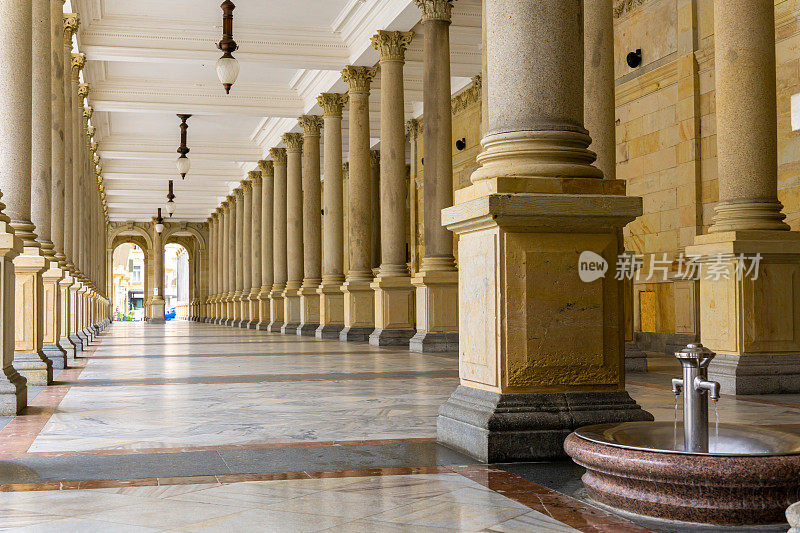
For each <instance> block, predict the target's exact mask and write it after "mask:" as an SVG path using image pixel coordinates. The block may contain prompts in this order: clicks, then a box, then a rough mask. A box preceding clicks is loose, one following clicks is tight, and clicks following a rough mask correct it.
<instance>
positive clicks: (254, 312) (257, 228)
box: [247, 170, 262, 329]
mask: <svg viewBox="0 0 800 533" xmlns="http://www.w3.org/2000/svg"><path fill="white" fill-rule="evenodd" d="M249 176H250V184H251V186H252V187H253V193H252V200H251V203H250V213H251V214H250V219H251V221H252V229H251V230H250V233H251V237H250V294H249V295H248V300H249V301H248V305H249V307H250V322H248V324H247V327H248V328H250V329H256V328H257V327H258V323H259V322H260V320H261V314H260V304H259V300H258V295H259V293H260V292H261V240H262V238H261V213H262V209H261V202H262V191H261V171H260V170H251V171H250V173H249Z"/></svg>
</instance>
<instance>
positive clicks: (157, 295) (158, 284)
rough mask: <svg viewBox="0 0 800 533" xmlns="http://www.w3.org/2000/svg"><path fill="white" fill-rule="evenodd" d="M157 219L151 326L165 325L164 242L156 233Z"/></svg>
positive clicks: (154, 234) (156, 232) (155, 232)
mask: <svg viewBox="0 0 800 533" xmlns="http://www.w3.org/2000/svg"><path fill="white" fill-rule="evenodd" d="M155 225H156V219H155V218H153V225H152V228H153V274H154V276H153V284H154V285H155V287H154V290H153V299H152V300H151V303H150V319H149V320H148V322H149V323H150V324H164V323H165V322H166V320H165V319H164V312H165V309H164V307H165V305H166V301H165V300H164V241H163V239H162V237H161V233H159V232H158V231H156V228H155Z"/></svg>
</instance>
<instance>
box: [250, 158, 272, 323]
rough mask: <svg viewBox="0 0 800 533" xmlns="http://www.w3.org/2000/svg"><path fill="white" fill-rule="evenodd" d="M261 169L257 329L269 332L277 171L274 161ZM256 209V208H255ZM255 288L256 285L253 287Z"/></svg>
mask: <svg viewBox="0 0 800 533" xmlns="http://www.w3.org/2000/svg"><path fill="white" fill-rule="evenodd" d="M258 168H259V169H261V216H260V219H261V248H260V251H261V259H260V263H259V264H260V265H261V274H260V281H259V283H260V284H261V290H260V291H259V293H258V315H259V321H258V324H257V325H256V329H259V330H261V331H268V330H269V321H270V315H269V293H270V291H271V290H272V282H273V279H274V276H273V264H272V257H273V254H272V231H273V225H272V220H273V217H272V209H273V204H272V196H273V194H274V184H273V182H274V176H275V169H274V167H273V166H272V161H266V160H263V159H262V160H261V161H259V162H258ZM253 209H255V207H254V208H253ZM253 286H254V287H255V285H253Z"/></svg>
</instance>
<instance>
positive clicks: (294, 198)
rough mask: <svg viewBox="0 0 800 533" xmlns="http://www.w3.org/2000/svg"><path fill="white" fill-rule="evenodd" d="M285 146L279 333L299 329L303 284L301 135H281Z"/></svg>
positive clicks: (292, 332) (293, 331)
mask: <svg viewBox="0 0 800 533" xmlns="http://www.w3.org/2000/svg"><path fill="white" fill-rule="evenodd" d="M283 142H284V144H286V288H285V289H284V290H283V326H281V333H291V334H292V335H294V334H295V333H297V328H298V327H300V294H299V291H300V286H301V285H302V284H303V160H302V158H303V136H302V134H300V133H284V134H283Z"/></svg>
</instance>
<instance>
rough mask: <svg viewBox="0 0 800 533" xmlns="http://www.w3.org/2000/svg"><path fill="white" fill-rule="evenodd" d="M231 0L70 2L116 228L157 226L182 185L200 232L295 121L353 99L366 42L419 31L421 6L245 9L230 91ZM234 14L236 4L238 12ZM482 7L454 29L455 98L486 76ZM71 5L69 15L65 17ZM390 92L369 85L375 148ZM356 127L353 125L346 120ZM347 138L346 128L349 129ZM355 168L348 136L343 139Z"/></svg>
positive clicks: (417, 106)
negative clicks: (180, 156) (180, 164)
mask: <svg viewBox="0 0 800 533" xmlns="http://www.w3.org/2000/svg"><path fill="white" fill-rule="evenodd" d="M220 1H221V0H168V1H164V0H137V1H136V2H132V1H131V0H72V5H73V6H74V8H73V9H74V10H75V11H77V12H78V13H80V15H81V29H80V31H79V33H78V46H79V48H80V50H81V51H82V52H84V53H86V56H87V59H88V60H89V61H88V63H87V67H86V69H85V71H84V77H85V79H86V81H88V82H89V83H90V84H91V86H92V92H91V94H90V96H89V101H90V104H91V105H92V106H93V107H94V109H95V113H94V116H93V119H92V121H93V123H94V125H95V126H96V127H97V135H96V138H97V140H98V141H99V145H100V156H101V158H102V165H103V175H104V180H105V186H106V193H107V201H108V206H109V214H110V217H111V219H112V220H119V221H127V220H137V221H144V220H149V219H150V218H152V217H153V216H154V215H155V212H156V209H157V208H158V207H163V205H164V202H165V201H166V194H167V181H168V180H170V179H173V180H175V194H176V197H177V198H176V203H177V210H176V213H175V216H174V218H176V219H178V220H188V221H202V220H205V219H206V218H207V217H208V216H209V214H210V213H211V212H212V211H213V210H214V209H215V208H216V207H217V205H218V204H219V202H220V201H221V200H222V198H223V197H224V196H225V195H226V194H227V193H228V192H229V191H230V190H231V189H232V188H233V187H235V185H236V184H237V183H238V182H239V181H240V180H241V179H243V178H244V176H245V175H246V172H247V171H248V170H252V169H253V168H255V166H256V162H257V161H258V160H259V159H262V158H264V157H265V156H266V155H267V153H268V151H269V149H270V148H271V147H273V146H279V145H280V137H281V135H282V134H283V133H284V132H286V131H290V130H291V131H300V128H299V127H297V117H299V116H300V115H302V114H305V113H320V112H321V110H320V109H319V107H318V106H317V105H316V96H317V95H318V94H319V93H322V92H343V91H344V90H345V89H346V86H345V84H344V82H342V81H341V78H340V76H339V72H340V71H341V69H342V68H343V67H344V66H345V65H347V64H356V65H372V64H374V63H376V62H377V60H378V54H377V52H376V51H375V50H373V49H372V46H371V45H370V41H369V38H370V37H371V36H372V35H373V34H375V32H376V31H377V30H379V29H389V30H403V31H406V30H409V29H415V30H420V28H419V27H416V26H417V25H418V22H419V9H418V8H417V7H416V6H415V5H414V2H413V0H293V1H287V0H239V2H236V3H237V8H236V10H235V11H234V38H235V39H236V41H237V43H238V44H239V50H238V51H237V52H236V53H235V54H234V55H235V56H236V57H237V59H238V60H239V62H240V64H241V71H240V75H239V79H238V80H237V82H236V84H235V85H234V87H233V89H232V90H231V94H230V95H225V92H224V90H223V88H222V86H221V85H220V83H219V81H218V80H217V76H216V72H215V64H216V60H217V58H218V57H219V56H220V55H221V53H220V52H219V51H218V50H217V49H216V43H217V42H218V41H219V40H220V38H221V33H222V11H221V9H220V7H219V4H220ZM234 1H236V0H234ZM480 3H481V2H480V0H458V1H457V2H456V4H455V9H454V12H453V24H452V26H451V63H452V66H451V68H452V74H453V76H454V78H453V90H454V92H455V91H456V90H458V89H460V88H461V87H463V86H464V85H465V84H466V83H467V82H468V81H469V79H470V78H471V77H472V76H475V75H477V74H479V73H480V69H481V53H480V44H481V31H480V26H481V21H480V9H481V8H480ZM69 8H70V6H69V3H68V4H67V9H69ZM422 45H423V37H422V33H421V32H420V31H417V37H416V38H415V40H414V42H413V43H412V45H411V47H410V48H409V51H408V53H407V63H406V69H405V73H406V115H407V118H411V117H413V116H418V115H420V114H421V113H422V52H423V46H422ZM379 102H380V80H376V82H375V83H374V84H373V91H372V95H371V105H372V108H371V127H372V134H371V136H372V138H373V145H377V144H378V142H379V139H378V137H379V133H378V132H379V124H380V113H379ZM177 113H191V114H193V115H194V116H192V118H191V119H189V135H188V146H189V148H190V149H191V152H190V153H189V158H190V159H191V161H192V169H191V171H190V173H189V175H188V176H187V178H186V180H185V181H181V180H180V177H179V176H178V175H177V173H176V169H175V158H177V153H176V149H177V148H178V144H179V141H180V132H179V129H178V125H179V124H180V120H179V119H178V117H177V116H176V114H177ZM345 115H346V113H345ZM344 127H345V129H346V128H347V120H346V117H345V121H344ZM344 139H345V148H344V149H345V153H344V158H345V160H347V142H346V140H347V132H346V131H345V132H344Z"/></svg>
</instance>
